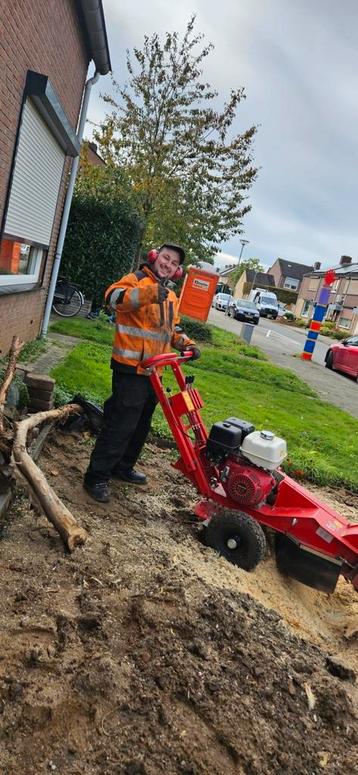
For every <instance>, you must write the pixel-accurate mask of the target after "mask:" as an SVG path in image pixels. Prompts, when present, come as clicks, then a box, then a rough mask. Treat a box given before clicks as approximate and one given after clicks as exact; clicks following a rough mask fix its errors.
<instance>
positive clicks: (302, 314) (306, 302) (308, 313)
mask: <svg viewBox="0 0 358 775" xmlns="http://www.w3.org/2000/svg"><path fill="white" fill-rule="evenodd" d="M306 304H307V309H306V310H305V311H303V310H304V309H305V306H306ZM311 305H312V301H308V300H307V299H305V300H304V302H303V304H302V309H301V318H309V316H310V309H311Z"/></svg>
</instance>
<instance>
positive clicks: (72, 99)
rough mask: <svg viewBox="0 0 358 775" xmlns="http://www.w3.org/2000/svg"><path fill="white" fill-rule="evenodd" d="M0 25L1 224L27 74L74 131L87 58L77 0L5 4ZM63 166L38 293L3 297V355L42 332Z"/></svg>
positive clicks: (29, 0) (0, 330) (0, 320)
mask: <svg viewBox="0 0 358 775" xmlns="http://www.w3.org/2000/svg"><path fill="white" fill-rule="evenodd" d="M0 5H1V22H0V220H1V218H2V215H3V211H4V204H5V199H6V193H7V188H8V185H9V180H10V174H11V162H12V156H13V151H14V144H15V139H16V133H17V127H18V121H19V116H20V110H21V102H22V97H23V92H24V86H25V81H26V74H27V70H34V71H36V72H39V73H42V74H44V75H47V76H48V78H49V79H50V81H51V83H52V86H53V87H54V89H55V91H56V93H57V95H58V97H59V99H60V101H61V103H62V107H63V109H64V111H65V113H66V115H67V118H68V120H69V121H70V123H71V125H72V127H73V129H74V130H76V126H77V119H78V115H79V111H80V106H81V99H82V93H83V87H84V84H85V79H86V73H87V68H88V61H89V60H88V54H87V51H86V48H85V44H84V39H83V35H82V31H81V27H80V24H79V20H78V17H77V13H76V5H75V2H74V0H61V2H58V0H47V2H43V0H14V2H13V3H10V2H5V3H3V2H1V3H0ZM70 164H71V161H70V159H68V160H67V161H66V163H65V167H64V174H63V176H62V184H61V189H60V193H59V199H58V204H57V209H56V216H55V221H54V226H53V230H52V236H51V243H50V248H49V252H48V257H47V261H46V266H45V273H44V279H43V284H42V287H41V288H40V289H39V290H34V291H29V292H24V293H14V294H11V295H0V355H1V354H3V353H5V352H6V351H7V350H8V348H9V345H10V343H11V338H12V336H13V335H14V334H15V333H17V334H18V335H19V336H20V337H21V338H22V339H24V340H26V341H28V340H31V339H34V338H35V337H36V336H37V335H38V334H39V332H40V327H41V321H42V315H43V309H44V305H45V301H46V293H47V287H48V282H49V276H50V272H51V267H52V262H53V255H54V249H55V246H56V241H57V236H58V229H59V224H60V220H61V214H62V207H63V200H64V195H65V183H64V181H65V179H66V178H67V173H68V170H69V166H70Z"/></svg>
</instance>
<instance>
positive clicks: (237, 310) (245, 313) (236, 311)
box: [227, 299, 260, 326]
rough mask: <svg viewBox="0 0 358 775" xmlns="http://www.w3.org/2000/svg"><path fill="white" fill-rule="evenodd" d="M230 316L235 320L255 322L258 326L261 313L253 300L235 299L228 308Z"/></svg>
mask: <svg viewBox="0 0 358 775" xmlns="http://www.w3.org/2000/svg"><path fill="white" fill-rule="evenodd" d="M227 314H228V315H229V317H233V318H235V320H245V321H246V322H247V323H254V324H255V325H256V326H257V324H258V322H259V320H260V313H259V311H258V309H257V307H256V304H254V302H253V301H249V300H248V299H233V300H232V301H231V302H230V303H229V305H228V309H227Z"/></svg>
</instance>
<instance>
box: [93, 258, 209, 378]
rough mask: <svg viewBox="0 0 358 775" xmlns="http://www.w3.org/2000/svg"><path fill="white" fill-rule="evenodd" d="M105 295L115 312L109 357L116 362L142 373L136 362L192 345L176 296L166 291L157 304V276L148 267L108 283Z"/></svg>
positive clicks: (172, 292) (170, 291)
mask: <svg viewBox="0 0 358 775" xmlns="http://www.w3.org/2000/svg"><path fill="white" fill-rule="evenodd" d="M105 296H106V301H107V303H109V304H110V305H111V307H113V309H115V312H116V330H115V335H114V342H113V352H112V357H113V359H114V360H115V361H116V362H117V363H121V364H124V365H126V366H133V367H135V368H136V370H137V372H138V374H143V373H144V370H143V369H142V368H141V367H140V365H139V363H140V361H142V360H143V359H144V358H150V357H151V356H153V355H160V354H162V353H167V352H170V351H171V349H172V348H173V347H175V348H176V349H177V350H179V351H181V350H182V349H183V347H186V346H188V345H190V344H193V345H194V342H193V341H192V340H191V339H189V337H188V336H186V334H185V333H184V331H183V330H182V329H181V327H180V317H179V314H178V306H179V299H178V298H177V296H176V294H175V293H174V291H172V290H169V293H168V296H167V298H166V300H165V301H164V302H163V303H162V304H158V302H157V298H158V278H157V277H156V276H155V275H154V274H153V272H152V271H151V270H150V269H149V268H148V267H147V266H144V267H143V269H141V270H139V271H138V272H132V273H131V274H127V275H125V276H124V277H122V278H121V279H120V280H118V282H116V283H113V285H110V287H109V288H107V291H106V294H105Z"/></svg>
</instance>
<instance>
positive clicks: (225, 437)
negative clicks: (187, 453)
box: [206, 420, 242, 461]
mask: <svg viewBox="0 0 358 775" xmlns="http://www.w3.org/2000/svg"><path fill="white" fill-rule="evenodd" d="M241 439H242V432H241V429H240V428H238V427H235V426H234V425H232V424H231V423H230V422H229V421H228V420H224V422H216V423H214V425H213V427H212V428H211V431H210V433H209V438H208V442H207V447H206V454H207V457H209V458H211V459H212V460H216V461H218V460H220V459H221V458H224V457H226V456H227V455H229V454H230V452H235V451H236V450H238V449H239V448H240V444H241Z"/></svg>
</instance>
